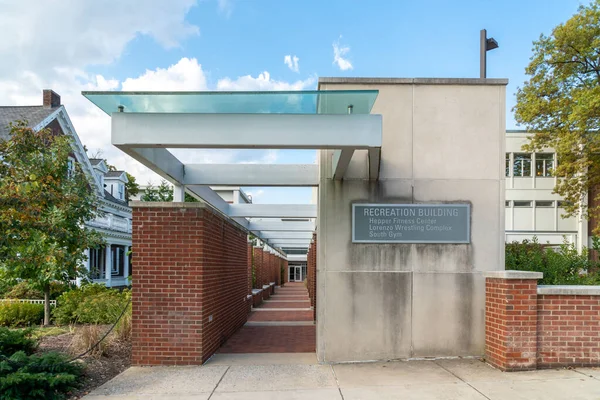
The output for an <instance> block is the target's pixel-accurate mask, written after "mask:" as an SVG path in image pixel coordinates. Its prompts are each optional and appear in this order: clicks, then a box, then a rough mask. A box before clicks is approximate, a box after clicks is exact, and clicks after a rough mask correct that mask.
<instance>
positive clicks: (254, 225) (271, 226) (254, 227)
mask: <svg viewBox="0 0 600 400" xmlns="http://www.w3.org/2000/svg"><path fill="white" fill-rule="evenodd" d="M248 230H250V231H252V232H261V231H262V232H265V231H273V232H314V231H315V223H314V222H312V221H250V224H249V225H248Z"/></svg>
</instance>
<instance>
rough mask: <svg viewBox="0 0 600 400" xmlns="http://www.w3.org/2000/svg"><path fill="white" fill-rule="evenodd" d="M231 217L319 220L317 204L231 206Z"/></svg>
mask: <svg viewBox="0 0 600 400" xmlns="http://www.w3.org/2000/svg"><path fill="white" fill-rule="evenodd" d="M229 216H230V217H232V218H233V217H245V218H317V206H316V205H315V204H230V205H229Z"/></svg>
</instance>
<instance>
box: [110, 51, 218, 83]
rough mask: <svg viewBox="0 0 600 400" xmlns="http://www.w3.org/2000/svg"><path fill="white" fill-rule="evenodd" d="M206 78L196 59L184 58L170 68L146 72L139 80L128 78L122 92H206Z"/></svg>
mask: <svg viewBox="0 0 600 400" xmlns="http://www.w3.org/2000/svg"><path fill="white" fill-rule="evenodd" d="M206 89H207V85H206V76H205V74H204V71H202V65H200V64H198V60H196V59H195V58H192V59H190V58H186V57H184V58H182V59H181V60H179V62H178V63H177V64H173V65H171V66H169V67H168V68H157V69H155V70H146V72H145V73H144V74H143V75H141V76H139V77H137V78H127V79H126V80H125V82H123V85H122V90H128V91H193V90H206Z"/></svg>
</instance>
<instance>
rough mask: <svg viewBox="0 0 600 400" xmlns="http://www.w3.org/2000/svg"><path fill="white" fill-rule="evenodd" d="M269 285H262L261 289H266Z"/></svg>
mask: <svg viewBox="0 0 600 400" xmlns="http://www.w3.org/2000/svg"><path fill="white" fill-rule="evenodd" d="M270 287H271V286H269V285H263V289H268V288H270Z"/></svg>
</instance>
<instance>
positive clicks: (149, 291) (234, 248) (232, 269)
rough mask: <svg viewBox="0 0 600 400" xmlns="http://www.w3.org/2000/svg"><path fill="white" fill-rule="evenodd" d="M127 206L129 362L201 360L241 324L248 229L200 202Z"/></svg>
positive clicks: (188, 363) (192, 361) (244, 292)
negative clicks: (129, 226)
mask: <svg viewBox="0 0 600 400" xmlns="http://www.w3.org/2000/svg"><path fill="white" fill-rule="evenodd" d="M133 209H134V212H133V242H134V246H135V247H134V248H135V251H134V253H133V262H134V264H135V268H134V270H133V291H132V293H133V297H132V307H133V328H132V345H133V349H132V363H133V364H134V365H191V364H202V363H203V362H204V361H206V360H207V359H208V358H209V357H210V356H211V355H212V354H213V353H214V351H215V350H216V349H217V348H218V347H219V346H220V345H221V344H222V343H223V342H224V341H225V340H226V339H227V338H228V337H229V336H231V335H232V334H233V333H234V332H235V331H236V330H237V329H239V328H240V327H241V326H242V325H243V324H244V323H245V322H246V315H247V303H246V296H247V271H248V269H247V268H248V267H247V249H248V246H247V242H246V240H247V239H246V233H245V232H244V231H242V230H241V229H240V228H239V227H238V226H237V225H234V224H233V223H231V222H229V221H226V220H224V219H223V217H221V216H220V215H217V214H215V213H213V212H212V211H211V210H209V209H208V208H205V206H204V205H203V204H200V203H143V202H135V203H133Z"/></svg>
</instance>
